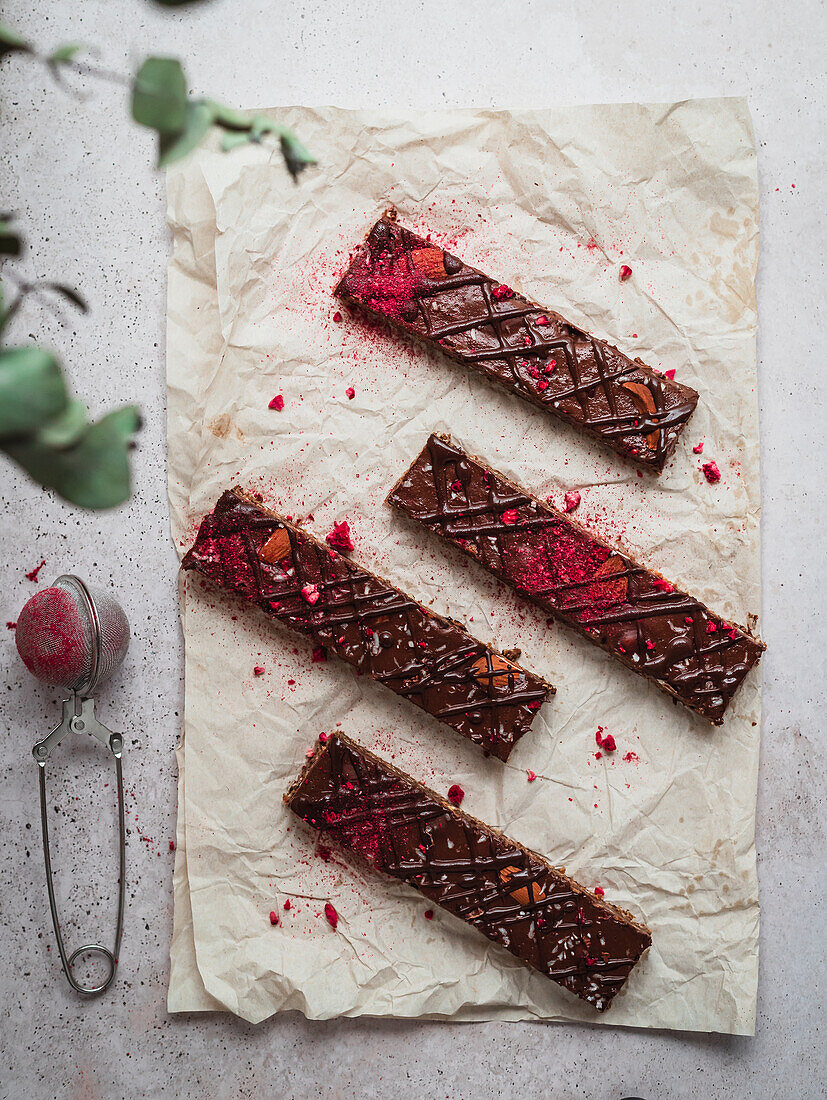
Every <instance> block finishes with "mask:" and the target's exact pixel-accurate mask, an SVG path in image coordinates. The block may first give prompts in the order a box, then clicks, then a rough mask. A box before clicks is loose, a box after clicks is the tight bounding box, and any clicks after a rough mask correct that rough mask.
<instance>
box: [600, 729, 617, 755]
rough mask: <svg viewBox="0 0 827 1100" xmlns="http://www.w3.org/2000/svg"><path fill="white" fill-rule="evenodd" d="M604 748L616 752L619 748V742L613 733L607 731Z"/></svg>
mask: <svg viewBox="0 0 827 1100" xmlns="http://www.w3.org/2000/svg"><path fill="white" fill-rule="evenodd" d="M602 747H603V749H604V750H605V751H606V752H615V751H616V750H617V742H616V741H615V739H614V737H613V736H612V734H611V733H607V734H606V736H605V737H604V738H603V746H602Z"/></svg>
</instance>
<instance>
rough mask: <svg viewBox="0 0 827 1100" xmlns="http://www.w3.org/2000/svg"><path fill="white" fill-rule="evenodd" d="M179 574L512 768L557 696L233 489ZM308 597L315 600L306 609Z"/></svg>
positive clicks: (200, 534) (206, 523)
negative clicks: (229, 595) (190, 572)
mask: <svg viewBox="0 0 827 1100" xmlns="http://www.w3.org/2000/svg"><path fill="white" fill-rule="evenodd" d="M183 566H184V568H185V569H194V570H197V571H198V572H199V573H202V574H203V575H204V576H206V577H209V578H210V580H212V581H214V582H215V583H216V584H218V585H220V586H221V587H222V588H228V589H231V590H233V591H235V592H237V593H239V594H240V595H242V596H244V597H245V598H246V599H248V600H249V601H250V602H251V603H254V604H257V605H258V606H259V607H260V608H261V609H262V611H264V613H265V614H266V615H268V616H270V617H271V618H273V619H278V620H279V621H280V622H282V623H284V624H285V625H286V626H288V627H290V628H291V629H292V630H296V631H299V632H300V633H302V634H305V635H308V636H310V637H311V638H312V639H313V641H314V642H315V643H316V644H318V645H322V646H324V647H325V648H326V649H328V650H330V651H331V652H333V653H336V654H337V655H338V656H339V657H341V658H342V659H343V660H345V661H347V662H348V663H349V664H351V665H353V666H354V667H355V668H356V669H357V670H358V671H359V672H360V673H364V674H366V675H368V676H370V677H371V678H372V679H374V680H378V681H379V682H380V683H383V684H385V686H386V687H388V688H390V689H391V691H394V692H396V694H397V695H402V696H404V697H405V698H407V699H410V701H411V702H413V703H415V704H416V705H417V706H419V707H421V708H422V709H423V710H425V711H427V712H428V713H429V714H432V715H433V716H434V717H435V718H438V719H440V720H441V721H443V722H445V723H446V725H449V726H451V727H452V728H453V729H455V730H456V731H457V732H458V733H461V734H463V736H465V737H468V738H469V739H470V740H471V741H473V742H474V743H475V744H477V745H480V746H482V748H483V749H484V750H485V751H486V752H488V753H491V754H492V755H494V756H497V757H499V759H500V760H507V759H508V755H509V753H510V752H511V750H512V748H513V747H514V745H515V744H516V743H517V741H518V740H519V739H520V738H521V737H522V736H523V735H524V734H525V733H527V732H528V730H529V729H530V727H531V722H532V720H533V719H534V716H535V715H536V713H537V711H538V710H539V708H540V706H541V704H542V703H543V702H544V701H545V699H546V698H547V697H549V696H550V695H552V694H554V688H553V687H552V686H551V685H550V684H548V683H546V682H545V681H544V680H543V679H541V678H540V677H539V676H535V675H534V674H533V673H531V672H527V671H526V670H525V669H523V668H521V667H520V666H519V665H517V664H515V663H514V662H513V661H508V660H506V658H505V657H503V656H502V655H501V654H499V653H497V652H496V650H493V649H491V648H490V647H488V646H485V645H483V644H482V643H481V642H478V641H477V640H476V639H475V638H473V637H471V635H469V634H468V633H467V632H466V631H465V630H464V629H463V628H462V627H461V626H460V625H459V624H458V623H455V622H453V621H451V620H449V619H444V618H442V617H441V616H439V615H435V614H434V613H433V612H431V611H429V610H428V609H427V608H425V607H423V606H422V605H421V604H419V603H417V602H416V600H413V599H411V598H410V597H409V596H406V595H405V594H404V593H403V592H400V591H399V589H397V588H393V587H391V586H390V585H388V584H386V583H385V582H384V581H381V580H380V579H379V578H378V577H376V576H374V575H373V574H372V573H368V572H367V571H366V570H364V569H361V568H360V567H359V566H358V565H356V564H355V563H354V562H351V561H348V560H347V559H345V558H343V557H340V555H339V554H337V553H336V552H335V551H334V550H331V549H330V548H329V547H327V546H324V545H323V544H322V543H320V542H318V541H317V540H316V539H314V538H313V536H312V535H309V534H308V533H307V532H306V531H302V530H301V529H299V528H297V527H294V526H293V525H291V524H289V523H287V522H286V521H285V520H283V519H281V518H280V517H279V516H277V515H276V514H275V513H273V512H271V511H269V510H268V509H266V508H263V507H262V506H261V505H260V504H258V503H257V502H256V501H254V500H252V499H250V498H249V497H247V496H246V495H245V494H243V493H242V492H241V491H240V490H237V489H236V490H232V491H228V492H225V493H224V494H223V495H222V496H221V498H220V500H219V501H218V503H217V504H216V506H215V510H214V511H213V512H212V513H210V514H209V515H207V516H206V517H205V518H204V520H203V522H202V524H201V527H200V530H199V532H198V536H197V538H196V540H195V543H194V544H193V546H192V548H191V549H190V550H189V551H188V553H187V554H186V555H185V557H184V561H183ZM303 590H304V591H305V592H306V595H305V594H303ZM315 593H318V599H316V602H314V603H311V602H309V601H308V598H307V596H310V598H311V599H312V598H314V596H315Z"/></svg>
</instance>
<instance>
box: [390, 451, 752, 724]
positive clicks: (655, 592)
mask: <svg viewBox="0 0 827 1100" xmlns="http://www.w3.org/2000/svg"><path fill="white" fill-rule="evenodd" d="M388 503H390V504H393V505H395V506H396V507H397V508H399V509H400V510H401V511H403V512H405V513H406V514H407V515H409V516H411V517H412V518H413V519H416V520H419V521H420V522H421V523H423V524H425V526H426V527H428V528H430V529H431V530H432V531H434V532H435V533H436V534H438V535H441V536H442V537H443V538H445V539H447V540H449V541H450V542H452V543H454V544H455V545H457V546H459V547H461V548H462V549H463V550H464V551H465V552H466V553H467V554H470V555H471V557H473V558H476V560H477V561H479V562H481V563H482V564H483V565H485V566H486V567H487V568H488V569H490V570H491V571H492V572H493V573H495V574H496V575H497V576H498V577H500V579H501V580H503V581H505V582H506V583H507V584H509V585H511V586H512V587H513V588H515V589H516V590H517V591H518V592H519V593H520V595H521V596H524V597H525V598H526V599H528V600H530V601H531V602H532V603H534V604H537V606H538V607H541V608H542V609H543V610H545V611H549V612H550V613H551V614H552V615H554V616H555V618H558V619H560V620H561V621H562V622H564V623H566V624H567V625H568V626H571V627H573V628H574V629H575V630H577V631H578V633H580V634H582V635H583V636H584V637H586V638H588V639H589V641H591V642H594V643H595V644H596V645H599V646H601V647H602V648H603V649H605V650H606V651H607V652H608V653H611V655H612V656H613V657H615V658H617V660H619V661H621V662H622V663H623V664H624V665H626V666H627V667H628V668H631V669H632V670H633V671H635V672H638V673H640V675H642V676H645V677H646V678H647V679H649V680H652V681H654V683H656V684H657V685H658V686H659V687H661V688H663V689H664V690H665V691H667V692H669V694H671V695H672V696H674V698H675V699H678V700H679V701H680V702H681V703H683V704H684V705H685V706H687V707H689V708H690V710H694V711H696V712H697V713H698V714H700V715H703V717H704V718H707V719H709V721H711V722H712V723H714V724H715V725H720V723H721V721H722V720H723V716H724V712H725V711H726V708H727V706H728V705H729V703H730V701H731V699H732V697H733V695H734V694H735V692H736V690H737V689H738V687H739V686H740V684H741V683H742V682H743V680H744V677H745V676H746V675H747V673H748V672H749V670H750V669H751V668H752V666H753V665H754V664H755V663H756V662H757V661H758V660H759V658H760V657H761V653H762V652H763V650H764V648H765V647H764V644H763V642H760V641H759V640H757V639H756V638H753V637H752V635H751V634H748V633H747V632H746V631H745V630H743V629H742V628H741V627H738V626H735V625H733V624H732V623H730V622H726V621H724V619H722V618H721V617H720V616H719V615H716V614H714V613H713V612H712V611H710V610H709V608H707V607H706V606H705V605H704V604H703V603H701V601H700V600H698V599H695V598H694V597H693V596H690V595H687V593H685V592H681V591H680V590H679V589H677V588H676V587H675V586H674V585H673V584H671V583H670V582H669V581H667V580H665V579H664V578H663V577H661V576H660V575H659V574H657V573H655V572H653V571H651V570H649V569H646V568H644V567H643V566H641V565H638V563H637V562H635V561H633V560H632V559H631V558H630V557H628V556H627V555H626V554H623V553H621V552H620V551H619V550H617V549H615V548H614V547H612V546H610V545H609V544H608V543H606V542H603V541H602V539H599V538H597V537H596V536H595V535H593V534H591V533H590V532H589V531H588V530H586V528H585V527H583V526H582V525H581V524H579V523H577V522H576V521H574V520H573V519H571V518H570V517H568V516H566V515H563V514H562V513H561V512H558V511H557V510H556V509H555V508H552V507H551V506H550V505H548V504H541V503H540V501H538V500H536V499H535V498H534V497H532V496H530V495H529V494H528V493H526V492H525V491H524V490H523V489H520V488H519V486H517V485H514V484H513V483H512V482H510V481H508V480H507V479H506V478H504V477H503V476H502V475H501V474H498V473H496V472H495V471H493V470H491V469H489V468H488V467H486V466H485V465H483V463H481V462H480V461H479V460H478V459H476V458H472V457H470V456H469V455H467V454H465V453H464V452H463V451H461V450H460V449H459V448H458V447H456V446H455V445H454V444H453V443H451V441H450V439H448V438H447V437H444V436H438V435H432V436H431V438H430V439H429V440H428V442H427V444H426V445H425V448H424V449H423V451H422V453H421V454H420V455H419V456H418V457H417V458H416V459H415V460H414V462H413V463H412V465H411V467H410V468H409V469H408V471H407V472H406V473H405V474H404V475H403V476H402V478H401V479H400V480H399V481H398V482H397V484H396V486H395V487H394V488H393V490H392V491H391V493H390V495H389V496H388Z"/></svg>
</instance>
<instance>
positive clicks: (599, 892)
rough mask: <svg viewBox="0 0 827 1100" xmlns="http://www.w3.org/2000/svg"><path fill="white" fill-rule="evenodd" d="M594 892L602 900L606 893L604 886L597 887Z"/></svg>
mask: <svg viewBox="0 0 827 1100" xmlns="http://www.w3.org/2000/svg"><path fill="white" fill-rule="evenodd" d="M594 892H595V894H597V896H598V897H599V898H602V897H603V895H604V894H605V893H606V891H605V890H604V889H603V887H602V886H595V888H594Z"/></svg>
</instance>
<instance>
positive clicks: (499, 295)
mask: <svg viewBox="0 0 827 1100" xmlns="http://www.w3.org/2000/svg"><path fill="white" fill-rule="evenodd" d="M491 297H492V298H496V300H497V301H498V302H500V301H502V299H503V298H513V297H514V291H513V290H512V289H511V287H510V286H506V285H505V283H501V284H500V285H499V286H495V287H494V288H493V289H492V291H491Z"/></svg>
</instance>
